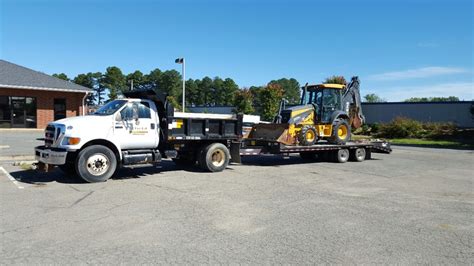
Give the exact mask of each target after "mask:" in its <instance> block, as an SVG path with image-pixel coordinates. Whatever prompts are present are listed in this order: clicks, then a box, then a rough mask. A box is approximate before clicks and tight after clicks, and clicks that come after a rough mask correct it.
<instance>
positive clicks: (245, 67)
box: [0, 0, 474, 101]
mask: <svg viewBox="0 0 474 266" xmlns="http://www.w3.org/2000/svg"><path fill="white" fill-rule="evenodd" d="M0 3H1V4H0V18H1V19H0V27H1V28H0V29H1V31H0V40H1V41H0V57H1V58H2V59H5V60H8V61H11V62H14V63H17V64H20V65H23V66H26V67H30V68H32V69H35V70H38V71H42V72H45V73H48V74H52V73H57V72H64V73H66V74H67V75H68V76H70V77H73V76H75V75H77V74H78V73H84V72H89V71H104V70H105V68H106V67H107V66H112V65H116V66H118V67H120V68H121V69H122V70H123V71H124V72H125V73H129V72H132V71H134V70H136V69H138V70H141V71H142V72H145V73H146V72H148V71H150V70H152V69H154V68H157V67H158V68H160V69H162V70H166V69H176V70H180V67H179V65H176V64H175V63H174V59H175V58H176V57H180V56H184V57H185V58H186V60H187V68H186V72H187V77H190V78H202V77H203V76H211V77H214V76H220V77H231V78H233V79H234V80H235V81H236V82H237V83H238V84H239V85H240V86H241V87H244V86H251V85H264V84H266V83H267V82H268V81H270V80H272V79H278V78H283V77H287V78H291V77H293V78H296V79H297V80H298V81H299V82H300V83H301V84H304V83H306V82H309V83H318V82H321V81H322V80H323V79H324V78H326V77H327V76H330V75H334V74H337V75H344V76H346V78H348V79H349V78H350V76H352V75H358V76H359V77H360V78H361V81H362V84H361V89H362V94H367V93H376V94H378V95H380V96H381V97H383V98H385V99H387V100H390V101H398V100H403V99H406V98H409V97H426V96H449V95H455V96H458V97H460V98H462V99H465V100H472V99H473V98H474V92H473V91H474V85H473V84H474V82H473V77H474V69H473V61H474V55H473V50H474V49H473V48H474V47H473V25H474V20H473V16H474V15H473V4H472V1H470V0H411V1H410V0H398V1H395V0H386V1H383V0H360V1H349V0H333V1H329V0H327V1H297V0H296V1H290V0H275V1H256V0H255V1H251V0H221V1H214V0H213V1H211V0H207V1H199V0H196V1H180V0H175V1H171V0H169V1H151V0H150V1H144V0H142V1H120V0H119V1H106V0H97V1H91V0H87V1H85V0H84V1H74V0H70V1H66V0H64V1H55V0H48V1H46V0H0Z"/></svg>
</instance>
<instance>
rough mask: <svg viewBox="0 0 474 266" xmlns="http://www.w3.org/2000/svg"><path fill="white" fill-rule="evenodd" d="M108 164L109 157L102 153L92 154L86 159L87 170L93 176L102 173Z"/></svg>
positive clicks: (105, 170) (107, 167)
mask: <svg viewBox="0 0 474 266" xmlns="http://www.w3.org/2000/svg"><path fill="white" fill-rule="evenodd" d="M109 166H110V162H109V159H108V158H107V156H105V155H104V154H102V153H97V154H94V155H92V156H90V157H89V159H87V171H88V172H89V173H90V174H91V175H94V176H99V175H103V174H104V173H105V172H107V170H108V169H109Z"/></svg>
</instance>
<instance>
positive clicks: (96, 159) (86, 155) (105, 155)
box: [76, 145, 117, 183]
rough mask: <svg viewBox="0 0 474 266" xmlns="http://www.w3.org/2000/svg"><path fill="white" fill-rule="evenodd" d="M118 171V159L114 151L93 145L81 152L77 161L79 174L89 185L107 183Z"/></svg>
mask: <svg viewBox="0 0 474 266" xmlns="http://www.w3.org/2000/svg"><path fill="white" fill-rule="evenodd" d="M116 169H117V158H116V156H115V154H114V152H113V151H112V150H110V149H109V148H107V147H106V146H102V145H92V146H89V147H86V148H85V149H83V150H82V151H80V152H79V154H78V156H77V159H76V172H77V174H78V175H79V176H80V177H81V178H82V179H84V180H85V181H87V182H89V183H97V182H105V181H107V179H109V178H110V177H112V175H113V174H114V172H115V170H116Z"/></svg>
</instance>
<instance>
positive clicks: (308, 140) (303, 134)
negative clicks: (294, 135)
mask: <svg viewBox="0 0 474 266" xmlns="http://www.w3.org/2000/svg"><path fill="white" fill-rule="evenodd" d="M317 140H318V134H317V132H316V128H314V126H311V125H305V126H303V127H302V128H301V130H300V132H299V134H298V141H299V143H300V145H303V146H311V145H313V144H314V143H316V141H317Z"/></svg>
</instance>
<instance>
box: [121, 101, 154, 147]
mask: <svg viewBox="0 0 474 266" xmlns="http://www.w3.org/2000/svg"><path fill="white" fill-rule="evenodd" d="M115 120H116V121H115V129H114V135H115V137H116V139H117V141H118V142H119V143H120V147H121V148H122V149H124V150H127V149H152V148H156V147H157V146H158V140H159V138H158V136H159V131H158V128H159V127H158V125H157V124H156V123H157V119H156V111H155V110H154V109H152V108H150V103H149V102H146V101H141V102H129V103H127V104H126V105H125V107H124V108H123V109H122V110H121V111H120V112H119V113H118V114H117V116H116V119H115Z"/></svg>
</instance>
